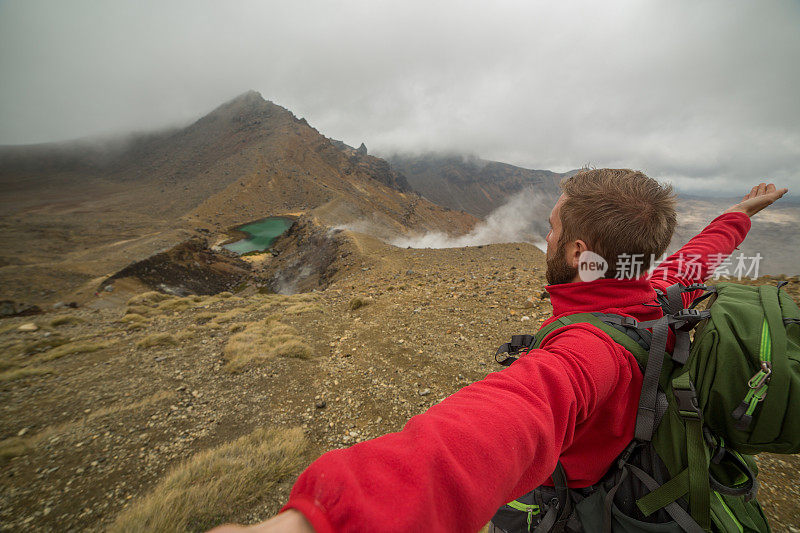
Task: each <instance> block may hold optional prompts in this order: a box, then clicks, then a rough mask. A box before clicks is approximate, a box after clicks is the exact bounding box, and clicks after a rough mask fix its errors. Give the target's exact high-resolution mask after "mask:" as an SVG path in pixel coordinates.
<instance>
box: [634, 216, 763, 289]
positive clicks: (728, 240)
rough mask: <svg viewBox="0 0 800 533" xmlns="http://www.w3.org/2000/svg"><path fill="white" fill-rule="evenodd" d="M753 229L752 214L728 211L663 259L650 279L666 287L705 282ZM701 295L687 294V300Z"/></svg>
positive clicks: (657, 285) (661, 286)
mask: <svg viewBox="0 0 800 533" xmlns="http://www.w3.org/2000/svg"><path fill="white" fill-rule="evenodd" d="M749 230H750V217H748V216H747V215H746V214H744V213H724V214H722V215H720V216H718V217H717V218H715V219H714V220H712V221H711V223H710V224H709V225H708V226H706V227H705V228H704V229H703V231H701V232H700V233H698V234H697V235H695V236H694V237H692V238H691V240H689V242H687V243H686V244H685V245H684V246H683V247H681V249H680V250H678V251H677V252H675V253H674V254H672V255H670V256H669V257H667V258H666V259H665V260H664V261H662V262H661V263H660V264H659V265H658V266H657V267H656V268H655V269H653V272H652V273H651V274H650V276H649V279H650V281H651V282H652V283H653V284H654V285H655V286H656V287H658V288H660V289H663V288H665V287H668V286H670V285H673V284H675V283H681V284H683V285H691V284H693V283H702V282H703V281H705V280H706V279H708V277H709V276H711V275H712V274H713V273H714V269H715V268H717V267H718V266H719V265H720V264H721V263H722V262H723V261H724V260H725V259H727V258H728V256H730V255H731V254H732V253H733V251H734V250H735V249H736V248H737V247H738V246H739V245H740V244H741V243H742V241H744V238H745V237H746V236H747V232H748V231H749ZM697 295H699V292H698V291H695V292H692V293H685V294H684V304H688V303H689V302H691V300H692V299H693V298H694V297H695V296H697Z"/></svg>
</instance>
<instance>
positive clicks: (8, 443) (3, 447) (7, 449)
mask: <svg viewBox="0 0 800 533" xmlns="http://www.w3.org/2000/svg"><path fill="white" fill-rule="evenodd" d="M29 451H31V448H30V446H28V444H27V443H26V442H25V439H23V438H22V437H11V438H8V439H5V440H2V441H0V465H3V464H6V463H7V462H8V461H9V460H10V459H11V458H13V457H17V456H18V455H25V454H26V453H28V452H29Z"/></svg>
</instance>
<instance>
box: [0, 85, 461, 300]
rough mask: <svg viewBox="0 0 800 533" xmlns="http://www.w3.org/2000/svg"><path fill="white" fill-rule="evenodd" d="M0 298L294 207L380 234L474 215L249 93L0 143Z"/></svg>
mask: <svg viewBox="0 0 800 533" xmlns="http://www.w3.org/2000/svg"><path fill="white" fill-rule="evenodd" d="M0 190H2V193H0V213H1V214H0V230H1V231H0V287H1V288H2V291H1V292H2V294H0V299H2V298H8V299H17V300H21V299H24V300H26V301H28V302H32V303H39V302H52V301H55V300H56V299H59V298H66V297H68V295H69V293H70V291H74V290H76V289H77V288H79V287H81V286H84V288H85V287H96V286H97V283H98V281H99V280H102V279H103V277H104V276H106V275H109V274H112V273H113V272H115V271H117V270H119V269H121V268H122V267H124V266H126V265H127V264H129V263H131V262H133V261H136V260H141V259H144V258H146V257H148V256H150V255H152V254H154V253H156V252H160V251H163V250H165V249H168V248H170V247H171V246H174V245H176V244H178V243H179V242H182V241H185V240H187V239H188V238H190V237H192V236H195V235H197V234H198V230H199V229H201V228H202V229H204V230H206V231H208V232H210V235H211V237H212V238H211V239H210V240H211V241H212V242H214V241H218V240H221V239H222V238H224V232H225V230H227V229H228V228H230V227H231V226H234V225H237V224H242V223H245V222H249V221H253V220H256V219H259V218H262V217H266V216H273V215H283V214H290V213H291V214H295V215H298V214H306V215H309V216H312V217H315V219H316V220H318V221H319V222H320V223H321V224H323V225H331V226H333V225H339V224H348V223H350V224H352V223H358V224H361V225H362V227H370V228H376V229H377V230H379V231H381V232H384V233H388V234H391V233H394V234H397V233H404V232H406V231H410V230H413V231H417V232H422V231H426V230H437V231H444V232H447V233H453V234H459V233H464V232H466V231H468V230H469V229H470V228H471V227H472V226H473V225H474V223H475V222H476V219H475V218H474V217H472V216H470V215H467V214H464V213H459V212H455V211H450V210H448V209H446V208H441V207H439V206H436V205H434V204H432V203H430V202H428V201H427V200H425V199H423V198H421V197H420V196H419V195H418V194H416V193H414V192H413V191H411V190H410V188H409V186H408V183H407V182H406V180H405V179H404V178H403V176H402V175H400V174H398V173H397V172H395V171H393V170H391V169H390V168H389V165H388V164H387V163H386V162H385V161H382V160H380V159H378V158H374V157H371V156H367V155H364V156H359V157H353V156H352V155H350V154H348V153H346V152H345V151H343V150H341V149H339V148H337V147H336V146H335V145H334V144H333V143H332V142H331V141H330V140H329V139H327V138H326V137H324V136H323V135H321V134H320V133H319V132H318V131H317V130H315V129H314V128H312V127H311V126H309V125H308V124H307V123H306V121H305V120H304V119H298V118H297V117H295V116H294V115H293V114H292V113H291V112H289V111H288V110H286V109H284V108H282V107H280V106H278V105H276V104H274V103H272V102H268V101H265V100H264V99H263V98H262V97H261V96H260V95H259V94H258V93H256V92H252V91H251V92H248V93H246V94H243V95H241V96H239V97H237V98H235V99H233V100H231V101H230V102H227V103H226V104H224V105H222V106H220V107H219V108H217V109H215V110H214V111H212V112H211V113H209V114H208V115H206V116H204V117H203V118H201V119H199V120H198V121H196V122H195V123H193V124H191V125H189V126H188V127H185V128H180V129H173V130H170V131H164V132H158V133H151V134H140V135H135V136H132V137H130V138H127V139H122V140H116V141H98V142H89V141H75V142H71V143H64V144H55V145H37V146H23V147H13V146H8V147H0Z"/></svg>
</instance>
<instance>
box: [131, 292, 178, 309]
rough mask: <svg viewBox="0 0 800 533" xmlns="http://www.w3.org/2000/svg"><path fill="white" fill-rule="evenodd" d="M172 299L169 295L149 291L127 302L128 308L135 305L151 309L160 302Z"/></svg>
mask: <svg viewBox="0 0 800 533" xmlns="http://www.w3.org/2000/svg"><path fill="white" fill-rule="evenodd" d="M170 298H173V297H172V296H170V295H169V294H164V293H163V292H158V291H150V292H144V293H142V294H137V295H136V296H134V297H133V298H131V299H130V300H128V307H133V306H137V305H144V306H148V307H153V306H156V305H158V304H159V303H160V302H163V301H164V300H169V299H170Z"/></svg>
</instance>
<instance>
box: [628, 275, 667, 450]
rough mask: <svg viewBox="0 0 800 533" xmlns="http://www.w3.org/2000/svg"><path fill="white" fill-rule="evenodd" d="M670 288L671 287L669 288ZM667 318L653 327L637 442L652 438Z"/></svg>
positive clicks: (637, 422) (662, 363)
mask: <svg viewBox="0 0 800 533" xmlns="http://www.w3.org/2000/svg"><path fill="white" fill-rule="evenodd" d="M670 288H671V287H670ZM668 332H669V317H668V316H664V317H661V318H659V319H658V320H657V321H656V322H655V325H654V326H653V339H652V341H651V342H650V354H649V355H648V357H647V365H646V366H645V369H644V377H643V379H642V393H641V396H640V397H639V409H638V411H637V412H636V431H635V434H634V435H635V438H636V440H639V441H650V439H652V438H653V431H654V430H655V421H656V397H657V395H658V380H659V378H660V377H661V367H662V366H663V365H664V354H665V352H666V349H667V333H668Z"/></svg>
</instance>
